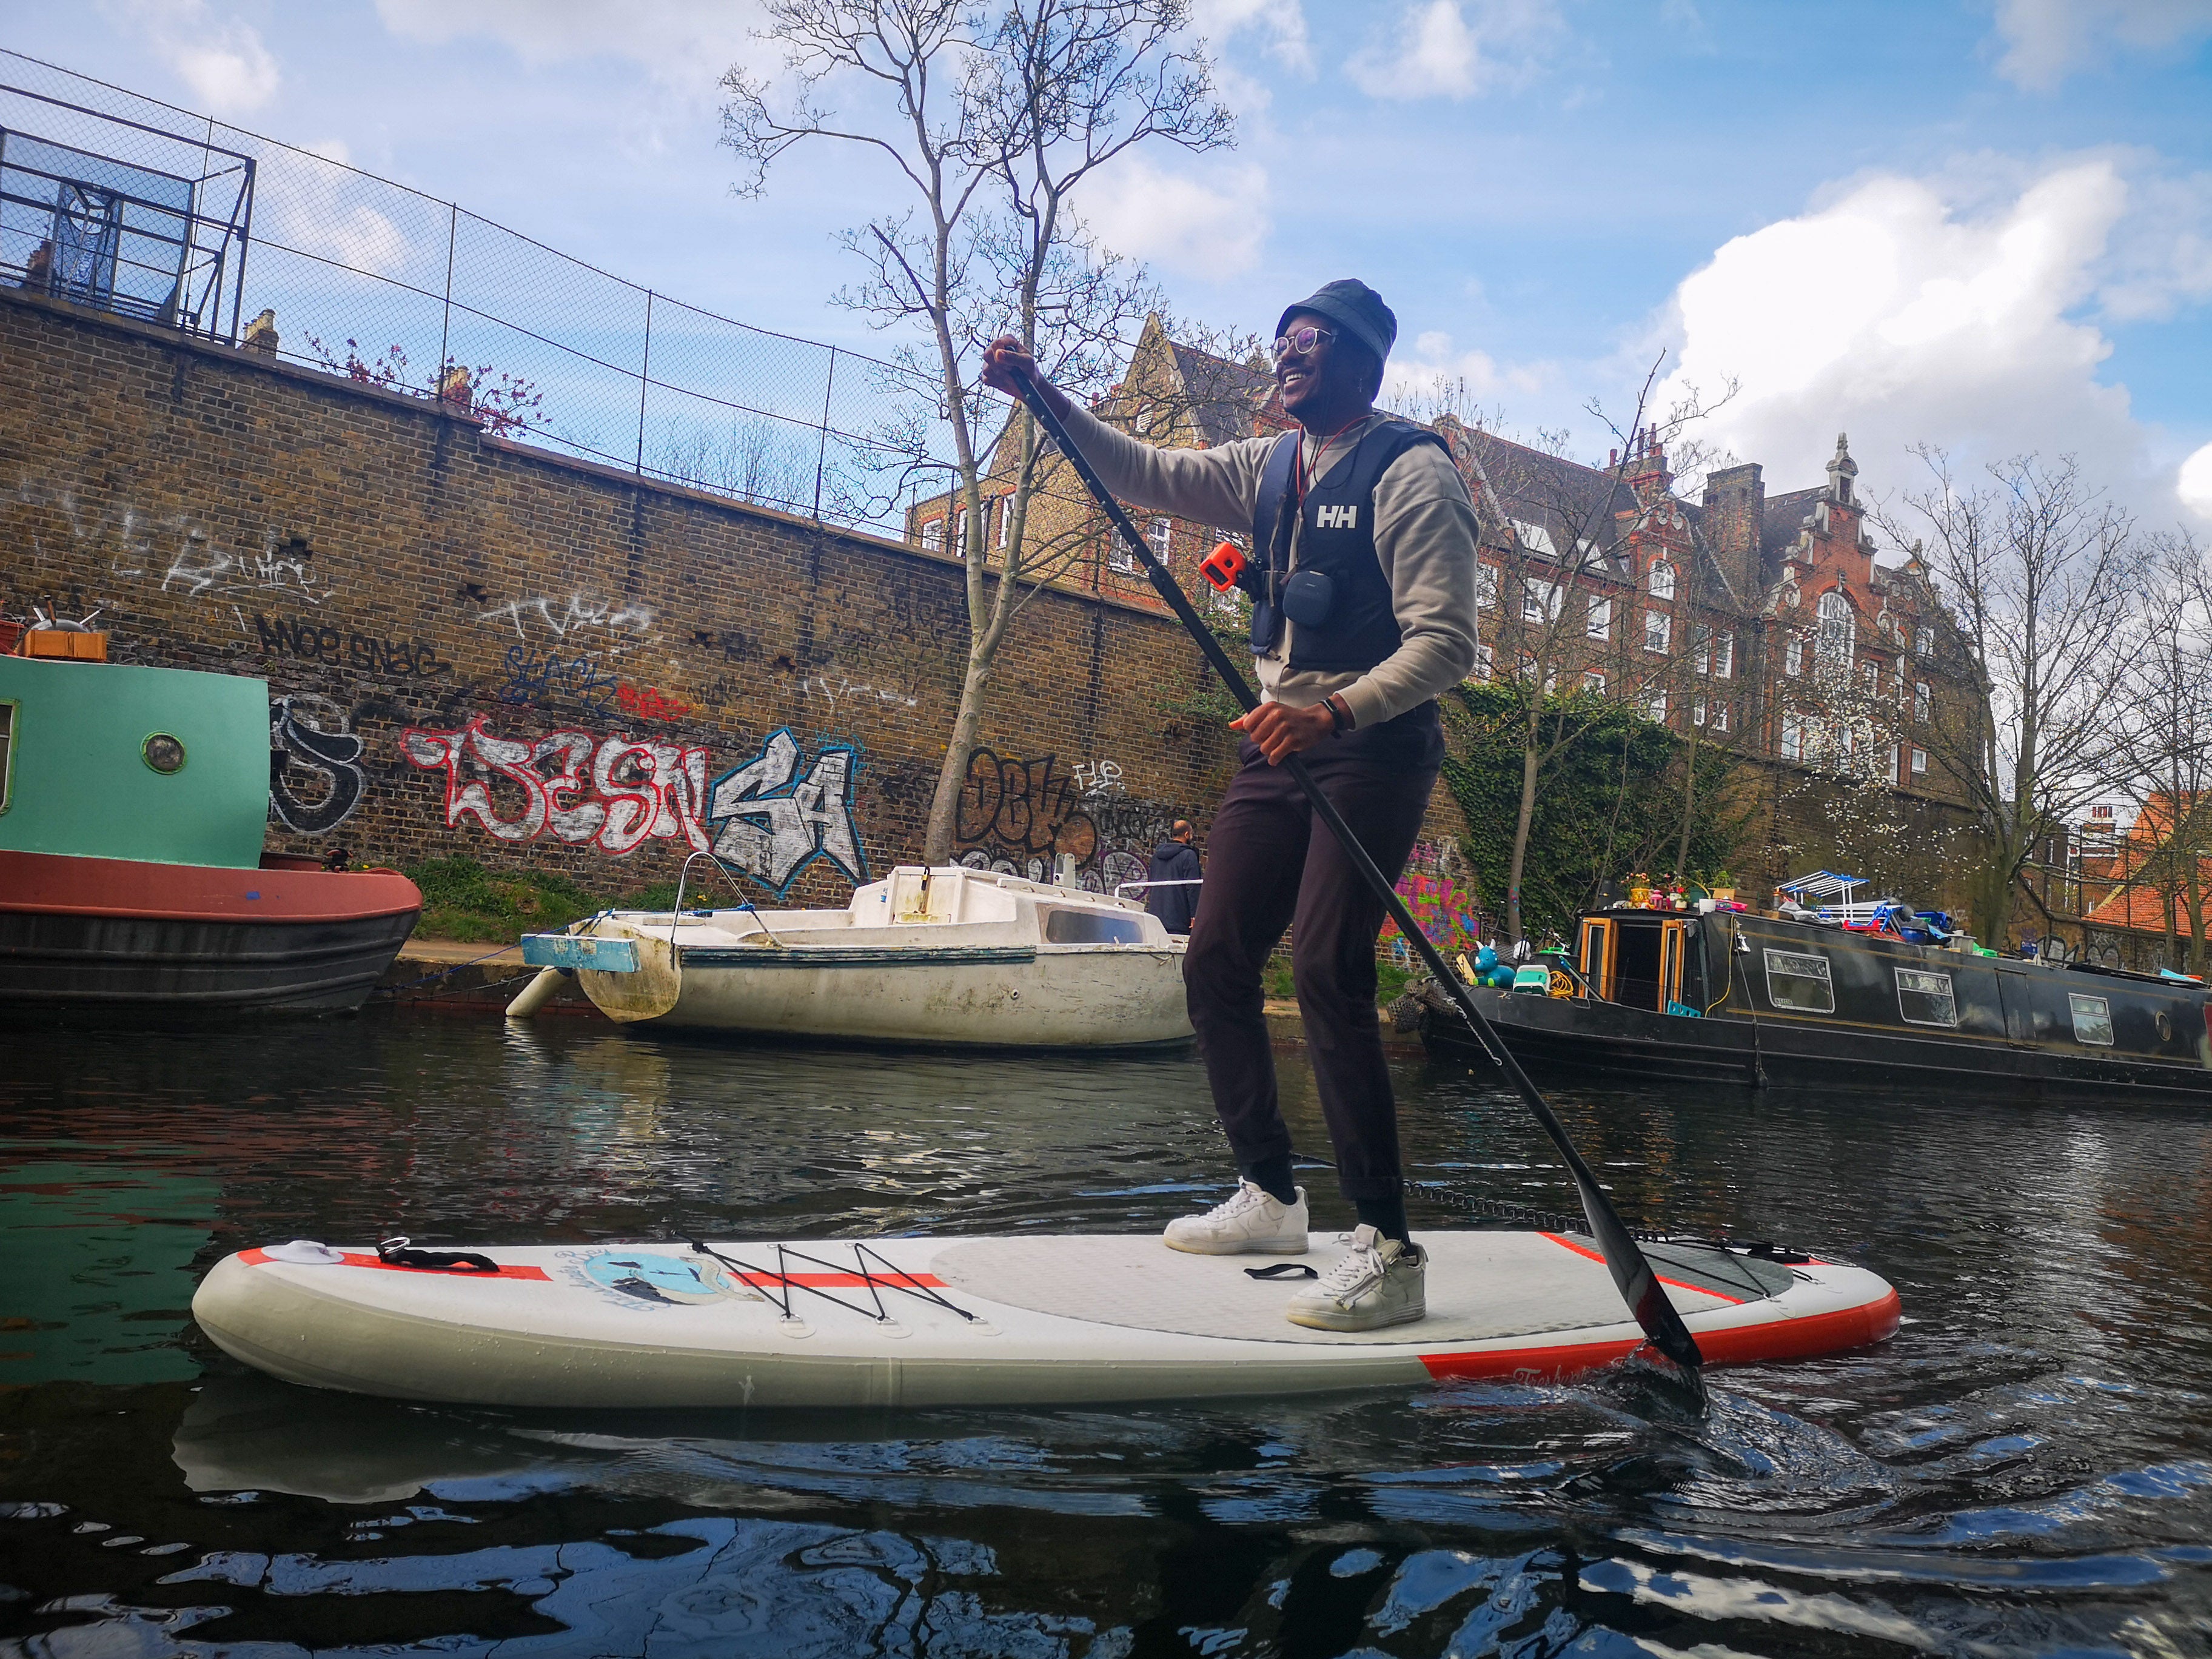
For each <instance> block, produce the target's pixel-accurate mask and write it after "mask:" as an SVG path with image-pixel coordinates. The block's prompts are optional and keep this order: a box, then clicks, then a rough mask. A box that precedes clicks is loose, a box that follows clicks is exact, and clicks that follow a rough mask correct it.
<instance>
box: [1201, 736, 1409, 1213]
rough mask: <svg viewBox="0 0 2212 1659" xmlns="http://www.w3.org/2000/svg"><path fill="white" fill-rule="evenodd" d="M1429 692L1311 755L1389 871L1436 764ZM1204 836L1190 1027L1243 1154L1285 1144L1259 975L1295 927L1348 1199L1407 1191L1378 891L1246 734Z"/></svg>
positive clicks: (1317, 1065)
mask: <svg viewBox="0 0 2212 1659" xmlns="http://www.w3.org/2000/svg"><path fill="white" fill-rule="evenodd" d="M1443 752H1444V745H1443V728H1442V725H1441V723H1440V721H1439V720H1438V718H1437V706H1436V704H1435V703H1433V702H1428V703H1424V704H1422V705H1421V706H1420V707H1419V708H1414V709H1411V710H1408V711H1407V713H1405V714H1401V715H1400V716H1399V717H1398V718H1397V719H1396V720H1387V721H1385V722H1383V724H1382V725H1380V726H1372V727H1370V728H1368V729H1367V730H1365V731H1359V732H1346V734H1344V735H1343V736H1341V737H1337V738H1329V739H1328V740H1326V741H1324V742H1322V743H1321V744H1316V746H1315V747H1313V748H1311V749H1309V750H1306V751H1305V754H1304V757H1303V758H1304V761H1305V763H1306V765H1307V767H1308V768H1309V769H1310V770H1311V771H1312V773H1313V775H1314V778H1315V780H1316V781H1317V782H1318V783H1319V784H1320V785H1321V787H1322V791H1323V793H1326V794H1327V795H1328V799H1329V801H1330V803H1331V804H1332V805H1334V806H1335V808H1336V810H1337V811H1339V812H1340V813H1342V814H1343V815H1344V819H1345V822H1346V823H1347V824H1349V825H1350V826H1351V829H1352V834H1353V835H1355V836H1358V839H1359V842H1360V844H1361V845H1362V846H1364V848H1366V849H1367V852H1368V854H1369V856H1370V857H1371V858H1373V859H1374V860H1375V862H1376V864H1378V865H1380V866H1382V868H1383V873H1384V874H1386V875H1388V876H1389V878H1391V880H1393V881H1395V880H1396V879H1397V878H1398V877H1399V875H1400V873H1401V872H1403V870H1404V869H1405V867H1406V859H1407V855H1408V854H1410V853H1411V852H1412V851H1413V842H1414V839H1415V837H1416V836H1419V834H1420V829H1421V819H1422V817H1423V816H1424V815H1425V813H1426V811H1427V810H1428V804H1429V791H1430V789H1431V787H1433V786H1434V785H1435V783H1436V781H1437V772H1438V770H1439V769H1441V768H1442V767H1443ZM1241 762H1242V763H1241V764H1240V765H1239V766H1238V768H1237V775H1236V777H1235V778H1234V779H1233V780H1232V781H1231V783H1230V786H1229V792H1228V793H1227V794H1226V795H1225V796H1224V797H1223V799H1222V802H1221V808H1220V811H1218V812H1217V813H1215V815H1214V818H1213V828H1212V832H1211V833H1210V834H1209V835H1208V836H1207V837H1206V885H1205V886H1204V887H1202V888H1200V890H1199V901H1198V916H1197V919H1196V920H1195V921H1194V922H1193V923H1192V925H1191V930H1190V948H1189V951H1188V954H1187V955H1186V956H1185V957H1184V959H1183V979H1184V981H1185V985H1186V988H1187V990H1188V997H1189V1006H1190V1023H1191V1024H1192V1025H1193V1026H1194V1028H1195V1029H1196V1030H1197V1032H1198V1049H1199V1055H1200V1059H1201V1060H1203V1061H1204V1062H1205V1065H1206V1080H1207V1081H1208V1082H1209V1083H1210V1084H1211V1085H1212V1088H1213V1106H1214V1109H1215V1111H1217V1112H1218V1113H1219V1114H1220V1116H1221V1127H1223V1128H1224V1129H1225V1130H1226V1131H1227V1132H1228V1135H1229V1145H1230V1148H1231V1151H1232V1152H1234V1153H1235V1154H1236V1157H1237V1163H1238V1164H1245V1165H1249V1164H1254V1163H1256V1162H1258V1161H1260V1160H1261V1159H1263V1158H1270V1157H1278V1156H1280V1155H1281V1154H1283V1153H1285V1152H1289V1151H1290V1150H1291V1134H1290V1131H1289V1129H1287V1128H1286V1127H1284V1123H1283V1115H1282V1111H1281V1109H1280V1107H1279V1104H1278V1102H1277V1098H1276V1088H1275V1057H1274V1050H1273V1048H1272V1047H1271V1046H1270V1045H1269V1043H1268V1041H1267V1020H1266V1018H1264V1017H1263V1016H1262V1014H1261V1002H1262V1000H1263V995H1264V993H1263V991H1262V989H1261V969H1263V968H1264V967H1265V966H1266V965H1267V956H1268V953H1269V952H1270V951H1273V949H1274V947H1275V945H1276V943H1277V941H1279V939H1281V938H1282V936H1283V929H1284V928H1285V927H1290V928H1291V981H1292V982H1293V983H1294V984H1295V985H1296V987H1297V997H1298V1012H1299V1013H1300V1014H1302V1015H1303V1016H1304V1020H1305V1037H1306V1052H1307V1053H1308V1054H1310V1056H1311V1057H1312V1060H1313V1068H1314V1080H1315V1082H1316V1084H1317V1085H1319V1091H1320V1094H1321V1103H1322V1112H1323V1114H1324V1115H1326V1116H1327V1118H1328V1134H1329V1139H1330V1140H1331V1142H1332V1143H1334V1146H1335V1148H1336V1162H1337V1168H1338V1170H1339V1182H1340V1186H1341V1187H1342V1188H1343V1191H1344V1195H1345V1196H1346V1198H1349V1199H1355V1200H1357V1199H1362V1198H1366V1199H1376V1198H1386V1197H1390V1196H1392V1195H1395V1194H1396V1193H1398V1192H1399V1191H1400V1184H1399V1183H1400V1170H1399V1162H1398V1109H1397V1103H1396V1102H1395V1100H1394V1099H1392V1097H1391V1094H1390V1073H1389V1067H1388V1066H1386V1065H1385V1064H1384V1062H1383V1033H1382V1029H1381V1025H1380V1024H1379V1022H1378V1020H1377V1018H1376V1008H1375V985H1376V979H1375V939H1376V934H1378V933H1381V932H1382V930H1383V901H1382V900H1381V899H1379V898H1377V897H1376V896H1375V895H1374V894H1373V893H1371V892H1370V891H1369V890H1368V887H1367V884H1366V883H1365V882H1364V881H1362V880H1361V879H1360V877H1359V872H1358V871H1357V870H1356V869H1355V868H1354V867H1353V866H1352V862H1351V860H1348V859H1346V857H1345V855H1344V853H1343V850H1342V849H1341V848H1339V847H1338V846H1337V844H1336V837H1335V836H1333V835H1331V834H1330V833H1329V832H1328V829H1326V828H1324V827H1322V826H1321V825H1319V824H1316V823H1314V821H1313V812H1312V808H1311V807H1310V805H1309V804H1308V802H1307V800H1306V798H1305V793H1304V791H1303V790H1301V789H1300V788H1299V787H1298V786H1297V782H1296V781H1294V780H1293V779H1292V778H1291V775H1290V774H1289V773H1288V772H1287V771H1285V770H1284V769H1282V768H1280V767H1275V766H1270V765H1269V764H1267V760H1266V758H1265V757H1263V756H1262V755H1261V753H1260V751H1259V750H1258V749H1257V748H1256V747H1255V746H1254V745H1253V744H1250V743H1249V742H1248V743H1246V744H1244V745H1243V750H1242V751H1241Z"/></svg>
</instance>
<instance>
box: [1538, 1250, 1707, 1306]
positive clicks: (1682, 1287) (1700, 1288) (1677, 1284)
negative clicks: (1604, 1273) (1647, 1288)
mask: <svg viewBox="0 0 2212 1659" xmlns="http://www.w3.org/2000/svg"><path fill="white" fill-rule="evenodd" d="M1544 1237H1546V1238H1548V1239H1550V1240H1551V1241H1552V1243H1554V1244H1556V1245H1558V1246H1559V1248H1560V1249H1563V1250H1572V1251H1573V1252H1574V1253H1575V1254H1576V1255H1586V1256H1588V1257H1589V1259H1590V1260H1591V1261H1604V1260H1605V1258H1604V1257H1603V1256H1601V1255H1599V1254H1598V1253H1597V1252H1596V1251H1595V1250H1587V1249H1583V1247H1582V1246H1581V1245H1579V1244H1577V1243H1575V1242H1574V1241H1573V1240H1572V1239H1567V1238H1561V1237H1559V1234H1557V1233H1546V1234H1545V1235H1544ZM1651 1276H1652V1277H1653V1278H1654V1279H1657V1280H1658V1281H1659V1282H1660V1283H1661V1284H1662V1285H1673V1286H1674V1288H1675V1289H1676V1290H1678V1291H1692V1292H1693V1293H1695V1294H1696V1295H1699V1296H1710V1297H1717V1299H1719V1300H1720V1301H1723V1302H1725V1303H1728V1304H1729V1305H1730V1306H1732V1307H1737V1308H1741V1306H1743V1304H1744V1301H1745V1298H1744V1297H1740V1296H1730V1295H1729V1293H1728V1292H1727V1291H1715V1290H1708V1289H1707V1288H1706V1287H1705V1285H1686V1284H1684V1283H1683V1282H1682V1281H1681V1280H1680V1279H1669V1278H1668V1277H1667V1275H1666V1274H1664V1273H1660V1272H1658V1271H1656V1269H1655V1270H1654V1271H1653V1273H1652V1275H1651Z"/></svg>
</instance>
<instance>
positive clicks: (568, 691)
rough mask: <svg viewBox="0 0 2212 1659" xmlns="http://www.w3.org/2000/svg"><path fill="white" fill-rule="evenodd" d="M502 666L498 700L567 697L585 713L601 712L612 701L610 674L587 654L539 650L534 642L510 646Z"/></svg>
mask: <svg viewBox="0 0 2212 1659" xmlns="http://www.w3.org/2000/svg"><path fill="white" fill-rule="evenodd" d="M506 669H507V682H506V684H503V685H501V687H500V688H499V700H500V701H501V702H512V703H538V702H544V701H546V700H547V699H548V698H550V697H571V698H574V700H575V701H576V702H579V703H580V704H581V705H582V706H583V708H584V709H585V711H586V713H588V714H605V713H606V712H607V705H608V704H609V703H610V702H612V701H613V700H614V695H615V677H614V675H613V673H612V672H611V671H609V670H607V669H605V668H602V667H601V666H599V664H598V663H596V662H594V661H593V660H592V659H591V658H590V657H589V656H574V655H571V654H569V653H567V652H565V651H543V650H540V649H539V648H538V647H536V646H534V645H510V646H509V647H507V662H506Z"/></svg>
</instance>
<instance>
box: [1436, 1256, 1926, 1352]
mask: <svg viewBox="0 0 2212 1659" xmlns="http://www.w3.org/2000/svg"><path fill="white" fill-rule="evenodd" d="M1570 1248H1571V1247H1570ZM1903 1316H1904V1310H1903V1308H1902V1307H1901V1305H1900V1304H1899V1302H1898V1299H1897V1292H1896V1291H1890V1292H1889V1293H1888V1294H1887V1295H1886V1296H1884V1297H1882V1298H1881V1300H1880V1301H1878V1302H1869V1303H1867V1304H1864V1305H1863V1306H1861V1307H1857V1308H1841V1309H1838V1310H1836V1311H1834V1312H1832V1313H1824V1314H1808V1315H1806V1316H1804V1317H1803V1318H1802V1319H1778V1320H1774V1321H1771V1322H1769V1323H1766V1324H1764V1325H1738V1326H1735V1327H1734V1328H1731V1329H1729V1330H1722V1331H1699V1332H1698V1333H1697V1339H1698V1350H1699V1352H1701V1353H1703V1354H1704V1355H1705V1360H1706V1363H1707V1364H1714V1365H1748V1364H1755V1363H1757V1362H1758V1361H1759V1360H1763V1359H1811V1358H1816V1357H1818V1356H1819V1355H1821V1354H1826V1353H1840V1352H1843V1351H1844V1349H1846V1348H1860V1347H1864V1346H1867V1345H1868V1344H1869V1343H1872V1342H1880V1341H1881V1340H1883V1339H1884V1338H1886V1337H1889V1336H1893V1335H1895V1334H1896V1332H1897V1326H1898V1322H1899V1319H1901V1318H1902V1317H1903ZM1642 1346H1644V1344H1643V1342H1642V1341H1641V1340H1630V1341H1620V1342H1577V1343H1571V1344H1568V1345H1565V1346H1559V1347H1553V1348H1505V1349H1497V1348H1493V1349H1492V1350H1490V1351H1488V1352H1483V1353H1425V1354H1423V1355H1422V1356H1421V1364H1424V1365H1425V1366H1427V1367H1428V1368H1429V1375H1430V1376H1435V1377H1448V1376H1465V1377H1517V1378H1522V1379H1525V1380H1527V1381H1528V1382H1532V1383H1534V1382H1546V1381H1549V1380H1551V1379H1553V1378H1556V1377H1563V1376H1575V1375H1577V1373H1579V1372H1583V1371H1592V1370H1597V1369H1598V1368H1599V1367H1600V1366H1601V1365H1610V1364H1613V1362H1614V1361H1615V1360H1618V1359H1625V1358H1627V1357H1628V1356H1629V1355H1630V1354H1632V1353H1633V1352H1636V1350H1637V1349H1638V1348H1640V1347H1642Z"/></svg>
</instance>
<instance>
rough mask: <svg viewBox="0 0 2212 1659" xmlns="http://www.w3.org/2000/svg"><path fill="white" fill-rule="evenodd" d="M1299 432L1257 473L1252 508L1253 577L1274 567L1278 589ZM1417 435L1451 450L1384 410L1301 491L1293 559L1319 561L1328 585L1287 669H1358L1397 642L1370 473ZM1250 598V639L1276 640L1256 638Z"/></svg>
mask: <svg viewBox="0 0 2212 1659" xmlns="http://www.w3.org/2000/svg"><path fill="white" fill-rule="evenodd" d="M1301 441H1303V437H1302V435H1301V434H1299V433H1296V432H1286V433H1285V434H1284V435H1282V437H1281V438H1280V439H1279V440H1278V441H1277V442H1276V445H1275V448H1274V452H1273V453H1272V454H1270V455H1269V456H1268V457H1267V467H1266V470H1265V471H1263V472H1262V473H1261V477H1260V495H1259V500H1258V501H1257V502H1256V503H1255V505H1254V507H1253V512H1252V545H1253V546H1254V547H1255V548H1265V549H1266V550H1267V557H1266V559H1265V560H1264V561H1263V562H1262V565H1261V569H1260V570H1258V571H1257V572H1255V575H1256V576H1257V577H1258V580H1257V581H1256V582H1255V584H1254V586H1255V588H1256V589H1257V590H1258V591H1259V592H1261V593H1262V594H1264V592H1265V583H1266V580H1267V568H1269V567H1272V568H1273V570H1274V571H1275V573H1276V578H1275V580H1276V587H1277V589H1278V592H1279V591H1280V589H1281V587H1282V586H1283V583H1284V581H1285V577H1286V574H1287V573H1288V572H1289V570H1290V568H1291V566H1290V560H1291V534H1290V530H1291V526H1290V517H1289V515H1288V514H1287V513H1285V511H1284V507H1285V502H1286V500H1287V498H1288V496H1289V494H1290V488H1291V467H1292V464H1293V462H1294V461H1295V459H1296V458H1297V446H1298V444H1299V443H1300V442H1301ZM1420 444H1434V445H1436V446H1437V447H1438V448H1440V449H1444V450H1445V453H1447V454H1449V453H1450V452H1449V448H1448V447H1446V446H1445V444H1444V441H1443V438H1441V437H1439V436H1438V435H1437V434H1436V433H1434V432H1431V431H1430V430H1429V429H1428V428H1426V427H1422V426H1415V425H1414V424H1413V422H1410V421H1400V420H1383V421H1378V422H1376V423H1375V424H1374V425H1373V426H1370V428H1368V429H1367V430H1366V432H1364V434H1362V435H1361V436H1360V440H1359V441H1358V443H1357V444H1355V445H1354V446H1353V447H1352V451H1351V453H1349V454H1346V456H1344V457H1343V459H1340V460H1339V461H1338V462H1337V463H1336V465H1334V466H1333V467H1331V468H1330V469H1329V470H1328V473H1327V475H1326V476H1324V477H1322V478H1321V479H1319V480H1318V481H1317V482H1316V483H1314V484H1313V485H1311V486H1310V488H1309V489H1307V491H1306V499H1305V502H1304V508H1303V510H1302V513H1301V515H1300V516H1301V517H1302V518H1303V519H1304V523H1303V524H1301V525H1300V526H1298V531H1297V568H1298V570H1300V571H1302V572H1303V571H1308V570H1312V571H1318V572H1320V573H1321V574H1323V575H1326V576H1327V577H1328V579H1329V583H1330V586H1331V587H1332V588H1333V589H1334V593H1333V597H1332V602H1331V604H1330V605H1329V607H1328V616H1327V618H1326V619H1325V620H1324V621H1322V622H1319V623H1303V622H1302V623H1298V624H1297V637H1296V638H1295V639H1294V640H1293V641H1291V660H1290V664H1289V666H1290V668H1291V670H1292V671H1304V670H1317V671H1322V672H1330V673H1363V672H1364V671H1366V670H1368V669H1370V668H1372V667H1374V666H1375V665H1376V664H1377V663H1379V662H1381V661H1383V659H1385V658H1387V657H1389V655H1390V654H1391V653H1393V652H1395V650H1397V648H1398V646H1399V643H1400V641H1401V639H1402V638H1403V635H1401V633H1400V632H1399V629H1398V617H1397V613H1396V611H1395V610H1394V609H1393V608H1392V605H1391V596H1390V580H1389V577H1387V576H1385V575H1384V574H1383V562H1382V561H1381V560H1380V559H1379V558H1377V557H1376V552H1375V482H1376V479H1378V478H1380V477H1382V476H1383V473H1384V472H1385V471H1388V470H1389V465H1390V464H1391V463H1392V462H1393V461H1395V460H1396V459H1398V458H1399V457H1400V456H1401V455H1402V454H1404V453H1406V452H1407V450H1409V449H1412V448H1414V447H1417V446H1418V445H1420ZM1262 608H1263V607H1262V606H1259V605H1255V617H1254V629H1253V639H1254V646H1255V649H1263V648H1266V647H1267V646H1268V645H1270V644H1272V643H1273V641H1272V640H1267V641H1263V640H1262V639H1261V636H1260V635H1261V626H1260V622H1261V619H1260V616H1259V612H1260V611H1261V609H1262Z"/></svg>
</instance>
